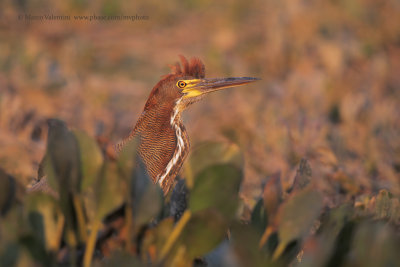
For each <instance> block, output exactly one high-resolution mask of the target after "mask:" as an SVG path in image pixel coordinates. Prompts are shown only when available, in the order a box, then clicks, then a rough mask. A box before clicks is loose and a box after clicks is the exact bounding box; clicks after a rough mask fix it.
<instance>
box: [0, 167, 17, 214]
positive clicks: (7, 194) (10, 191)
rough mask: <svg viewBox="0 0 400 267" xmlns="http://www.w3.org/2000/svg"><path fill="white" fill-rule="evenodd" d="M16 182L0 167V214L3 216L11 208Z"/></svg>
mask: <svg viewBox="0 0 400 267" xmlns="http://www.w3.org/2000/svg"><path fill="white" fill-rule="evenodd" d="M16 189H17V183H16V181H15V179H14V178H13V177H12V176H10V175H8V174H7V173H5V172H4V171H3V170H2V169H0V215H1V216H4V215H5V214H6V213H7V211H8V210H9V209H10V208H11V206H12V204H13V202H14V199H15V195H16Z"/></svg>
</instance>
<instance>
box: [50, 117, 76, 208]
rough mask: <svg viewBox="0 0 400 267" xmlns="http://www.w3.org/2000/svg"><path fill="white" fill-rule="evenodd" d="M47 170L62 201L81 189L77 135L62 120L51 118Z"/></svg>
mask: <svg viewBox="0 0 400 267" xmlns="http://www.w3.org/2000/svg"><path fill="white" fill-rule="evenodd" d="M45 164H46V165H48V166H45V172H46V174H47V177H48V180H49V181H50V183H51V184H53V185H57V186H58V190H59V195H60V201H61V202H68V201H67V200H66V199H64V198H66V197H67V196H66V195H68V194H69V193H77V192H79V191H80V182H81V181H80V179H81V176H80V160H79V147H78V142H77V140H76V138H75V136H74V135H73V134H72V133H71V132H70V131H69V130H68V128H67V126H66V125H65V123H64V122H63V121H61V120H57V119H51V120H49V134H48V141H47V151H46V160H45Z"/></svg>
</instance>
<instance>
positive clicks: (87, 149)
mask: <svg viewBox="0 0 400 267" xmlns="http://www.w3.org/2000/svg"><path fill="white" fill-rule="evenodd" d="M72 132H73V134H74V136H75V138H76V140H77V141H78V145H79V152H80V157H79V159H80V161H81V172H82V182H81V190H82V191H85V190H87V189H88V188H89V187H90V186H92V185H93V184H94V183H95V181H96V179H97V178H98V177H99V173H100V169H101V166H102V164H103V153H102V152H101V149H100V148H99V146H98V145H97V142H96V141H95V140H94V139H93V138H91V137H90V136H88V135H87V134H86V133H84V132H82V131H78V130H73V131H72Z"/></svg>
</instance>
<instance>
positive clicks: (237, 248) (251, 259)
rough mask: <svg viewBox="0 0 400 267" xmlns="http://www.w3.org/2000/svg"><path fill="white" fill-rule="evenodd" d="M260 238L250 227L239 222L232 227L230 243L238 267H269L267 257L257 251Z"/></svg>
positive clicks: (257, 232) (255, 230)
mask: <svg viewBox="0 0 400 267" xmlns="http://www.w3.org/2000/svg"><path fill="white" fill-rule="evenodd" d="M260 237H261V236H260V234H259V231H258V230H257V229H256V228H254V227H252V226H251V225H245V224H241V223H239V222H235V223H234V224H233V225H232V227H231V236H230V243H231V247H232V249H233V251H234V252H235V254H234V255H235V256H234V257H235V259H236V262H237V264H238V266H269V265H268V257H267V255H266V254H263V253H261V251H260V249H259V241H260Z"/></svg>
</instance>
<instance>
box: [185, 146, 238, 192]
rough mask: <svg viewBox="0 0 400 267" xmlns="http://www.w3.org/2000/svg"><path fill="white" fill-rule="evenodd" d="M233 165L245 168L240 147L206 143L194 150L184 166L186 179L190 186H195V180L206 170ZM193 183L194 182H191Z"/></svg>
mask: <svg viewBox="0 0 400 267" xmlns="http://www.w3.org/2000/svg"><path fill="white" fill-rule="evenodd" d="M228 162H229V163H231V164H233V165H235V166H236V167H237V168H239V169H242V168H243V164H244V161H243V154H242V153H241V151H240V149H239V147H238V146H237V145H235V144H233V143H228V142H204V143H200V144H198V145H197V146H195V147H194V148H193V149H192V152H191V154H190V156H189V158H188V160H187V162H186V163H185V165H184V171H185V177H187V179H188V180H189V181H188V186H189V188H191V187H192V186H193V181H192V180H193V179H194V178H196V177H197V175H198V174H199V173H200V172H201V171H202V170H204V169H205V168H207V167H209V166H211V165H215V164H222V163H228ZM191 181H192V182H191Z"/></svg>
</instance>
